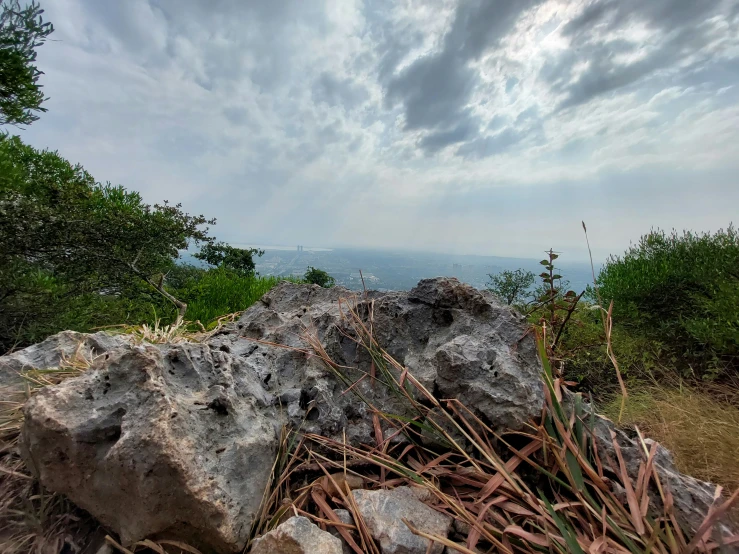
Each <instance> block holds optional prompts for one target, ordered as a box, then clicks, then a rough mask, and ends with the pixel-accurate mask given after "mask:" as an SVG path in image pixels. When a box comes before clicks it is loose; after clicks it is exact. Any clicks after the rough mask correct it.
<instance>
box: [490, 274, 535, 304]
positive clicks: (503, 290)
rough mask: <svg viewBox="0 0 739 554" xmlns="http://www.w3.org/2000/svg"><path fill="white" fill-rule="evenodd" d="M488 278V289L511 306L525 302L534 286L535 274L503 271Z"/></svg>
mask: <svg viewBox="0 0 739 554" xmlns="http://www.w3.org/2000/svg"><path fill="white" fill-rule="evenodd" d="M488 277H489V278H490V280H489V281H488V284H487V289H488V290H490V291H492V292H494V293H495V294H497V295H498V296H500V297H501V298H502V299H503V300H505V301H506V304H508V305H509V306H510V305H511V304H516V303H518V302H520V301H521V300H523V299H524V298H525V297H526V296H527V293H528V290H529V288H530V287H531V285H533V284H534V274H533V273H532V272H531V271H525V270H523V269H517V270H515V271H509V270H506V271H501V272H500V273H498V274H496V275H493V274H489V275H488Z"/></svg>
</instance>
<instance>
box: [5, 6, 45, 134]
mask: <svg viewBox="0 0 739 554" xmlns="http://www.w3.org/2000/svg"><path fill="white" fill-rule="evenodd" d="M0 9H2V13H0V125H7V124H10V125H29V124H31V123H33V122H34V121H36V120H37V119H38V116H37V115H35V113H34V112H44V111H46V109H45V108H43V107H41V104H42V102H43V101H44V100H45V99H44V95H43V93H42V92H41V85H39V84H38V79H39V76H40V75H42V72H41V71H39V70H38V68H37V67H36V64H35V62H36V48H38V47H39V46H41V45H42V44H43V43H44V41H45V40H46V38H47V37H48V36H49V35H50V34H51V33H52V32H53V31H54V27H53V26H52V24H51V23H44V20H43V17H42V16H41V14H43V13H44V10H42V9H41V8H40V6H39V4H38V3H36V2H31V3H30V4H29V5H27V6H26V7H25V8H21V5H20V2H19V0H2V3H1V4H0Z"/></svg>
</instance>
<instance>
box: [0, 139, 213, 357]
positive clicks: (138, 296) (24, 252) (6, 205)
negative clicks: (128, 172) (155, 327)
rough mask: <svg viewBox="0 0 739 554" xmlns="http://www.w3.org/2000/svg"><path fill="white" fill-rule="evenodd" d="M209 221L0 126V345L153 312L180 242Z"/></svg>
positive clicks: (201, 238)
mask: <svg viewBox="0 0 739 554" xmlns="http://www.w3.org/2000/svg"><path fill="white" fill-rule="evenodd" d="M208 223H211V222H208V221H207V220H206V219H205V218H203V217H202V216H190V215H188V214H186V213H184V212H182V210H181V209H180V206H179V205H174V206H172V205H169V204H167V203H166V202H165V203H164V204H163V205H154V206H150V205H148V204H146V203H144V201H143V199H142V198H141V196H140V195H139V194H138V193H137V192H133V191H127V190H126V189H124V188H123V187H114V186H111V185H109V184H101V183H98V182H96V181H95V179H94V178H93V177H92V176H91V175H90V174H89V173H87V172H86V171H85V170H84V169H83V168H82V167H81V166H79V165H77V166H74V165H72V164H71V163H69V162H68V161H67V160H65V159H64V158H62V157H61V156H59V154H57V153H56V152H50V151H48V150H43V151H42V150H37V149H35V148H32V147H31V146H28V145H26V144H23V142H22V141H21V140H20V139H19V138H18V137H9V136H4V135H0V352H2V351H5V350H7V349H9V348H13V347H17V346H24V345H26V344H29V343H32V342H34V341H36V340H39V338H44V336H45V335H47V334H50V333H55V332H58V331H61V330H64V329H66V328H69V327H72V328H77V329H80V330H86V329H84V328H85V327H89V326H95V325H96V324H100V325H105V324H108V325H112V324H118V323H124V322H131V323H142V322H143V321H132V318H140V317H142V313H144V314H151V313H152V312H153V311H159V312H161V310H160V309H159V307H160V306H161V305H162V302H161V301H160V300H159V299H157V300H154V301H153V302H154V304H153V306H154V309H153V310H152V304H151V294H152V292H154V291H155V290H156V289H157V287H159V284H160V283H161V279H162V275H164V274H165V273H166V272H167V271H168V270H169V269H170V268H171V267H172V265H173V264H174V261H175V260H176V259H177V257H178V252H179V251H180V250H182V249H184V248H187V247H188V245H190V244H191V243H193V242H195V243H198V242H205V243H210V242H211V241H212V240H213V239H212V238H211V237H210V236H209V235H208V229H207V228H204V227H205V226H206V225H207V224H208ZM162 300H164V295H162ZM168 300H169V301H171V299H168ZM132 302H133V304H131V303H132ZM114 317H115V318H118V319H113V318H114ZM146 317H147V318H148V317H150V315H147V316H146Z"/></svg>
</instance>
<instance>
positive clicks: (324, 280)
mask: <svg viewBox="0 0 739 554" xmlns="http://www.w3.org/2000/svg"><path fill="white" fill-rule="evenodd" d="M303 279H304V280H305V282H306V283H311V284H313V285H320V286H322V287H324V288H330V287H333V286H334V285H335V284H336V279H334V278H333V277H331V275H329V274H328V273H326V272H325V271H323V270H322V269H316V268H315V267H309V268H308V271H306V272H305V275H304V276H303Z"/></svg>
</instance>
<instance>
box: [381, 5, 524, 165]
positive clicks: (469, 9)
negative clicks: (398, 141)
mask: <svg viewBox="0 0 739 554" xmlns="http://www.w3.org/2000/svg"><path fill="white" fill-rule="evenodd" d="M534 3H535V2H534V1H533V0H531V1H518V2H509V1H506V0H477V1H472V0H470V1H466V0H465V1H462V2H460V3H459V4H458V6H457V9H456V12H455V15H454V20H453V22H452V25H451V28H450V29H449V31H448V32H447V33H446V34H445V36H444V39H443V41H442V48H441V50H440V51H438V52H436V53H433V54H428V55H426V56H424V57H421V58H418V59H417V60H415V61H414V62H413V63H412V64H411V65H410V66H408V67H407V68H405V69H403V70H402V71H401V72H400V73H399V74H397V75H394V76H393V78H392V79H391V80H390V82H389V84H388V85H387V89H386V104H387V105H388V106H394V105H396V104H401V105H402V107H403V110H404V113H405V129H406V130H421V131H424V132H426V133H427V135H426V136H424V137H423V138H422V139H421V141H420V143H419V145H420V147H421V148H423V149H426V150H427V151H430V152H434V151H436V150H439V149H441V148H443V147H444V146H447V145H450V144H454V143H457V142H461V141H463V140H467V139H469V138H472V137H474V135H475V133H474V132H472V129H473V127H474V126H473V124H471V122H469V118H470V116H469V115H468V111H467V105H468V103H469V101H470V97H471V94H472V91H473V90H474V88H475V85H476V84H477V83H478V81H479V75H478V73H477V71H476V70H474V69H473V68H471V67H470V66H469V65H468V64H469V62H471V61H474V60H476V59H478V58H479V57H480V56H481V55H482V54H483V53H484V52H485V51H486V50H488V49H491V48H494V47H495V46H497V45H498V44H499V43H500V41H501V40H502V39H503V37H505V36H506V35H507V34H508V33H510V32H511V31H512V29H513V25H514V24H515V23H516V21H517V20H518V18H519V17H520V15H521V13H522V12H523V11H525V10H526V9H528V8H530V7H531V6H532V5H533V4H534ZM460 122H462V123H460Z"/></svg>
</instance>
